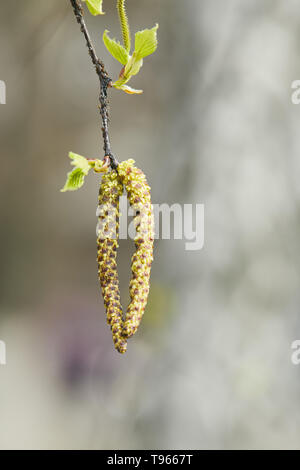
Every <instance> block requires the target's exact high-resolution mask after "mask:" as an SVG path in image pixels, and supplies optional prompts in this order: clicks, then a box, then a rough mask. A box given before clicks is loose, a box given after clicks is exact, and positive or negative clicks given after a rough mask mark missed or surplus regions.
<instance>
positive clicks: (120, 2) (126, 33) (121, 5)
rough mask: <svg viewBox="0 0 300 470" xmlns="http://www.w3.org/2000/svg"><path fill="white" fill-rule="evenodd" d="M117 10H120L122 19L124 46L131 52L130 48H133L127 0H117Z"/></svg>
mask: <svg viewBox="0 0 300 470" xmlns="http://www.w3.org/2000/svg"><path fill="white" fill-rule="evenodd" d="M117 10H118V14H119V19H120V25H121V30H122V36H123V43H124V47H125V49H126V51H127V52H130V48H131V39H130V28H129V22H128V17H127V14H126V7H125V0H117Z"/></svg>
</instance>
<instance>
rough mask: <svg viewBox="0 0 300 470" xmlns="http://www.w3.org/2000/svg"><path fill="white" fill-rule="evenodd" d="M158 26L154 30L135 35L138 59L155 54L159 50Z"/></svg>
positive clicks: (146, 30) (139, 32)
mask: <svg viewBox="0 0 300 470" xmlns="http://www.w3.org/2000/svg"><path fill="white" fill-rule="evenodd" d="M157 30H158V24H156V25H155V26H154V28H152V29H144V31H138V32H137V33H136V34H135V51H134V52H135V54H136V57H137V59H143V58H144V57H146V56H148V55H150V54H153V52H155V51H156V49H157Z"/></svg>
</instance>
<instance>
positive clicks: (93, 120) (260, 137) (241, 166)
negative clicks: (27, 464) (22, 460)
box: [0, 0, 300, 449]
mask: <svg viewBox="0 0 300 470" xmlns="http://www.w3.org/2000/svg"><path fill="white" fill-rule="evenodd" d="M0 6H1V17H0V79H1V80H5V82H6V84H7V104H6V105H1V107H0V122H1V125H0V139H1V171H0V196H1V197H0V210H1V232H0V241H1V263H0V302H1V303H0V309H1V310H0V339H2V340H4V341H5V342H6V345H7V361H8V363H7V365H6V366H0V447H1V448H3V449H12V448H23V449H28V448H35V449H40V448H41V449H52V448H73V449H79V448H81V449H101V448H107V449H121V448H123V449H131V448H137V449H147V448H154V449H163V448H171V449H175V448H183V449H192V448H200V449H203V448H209V449H210V448H220V449H228V448H234V449H239V448H299V447H300V444H299V437H300V411H299V406H300V399H299V396H300V395H299V392H300V387H299V386H300V381H299V377H300V375H299V374H300V368H297V366H294V365H293V364H292V363H291V360H290V356H291V352H292V351H291V343H292V341H293V340H295V339H298V338H299V337H300V321H299V302H300V298H299V272H300V250H299V235H300V233H299V232H300V210H299V209H300V185H299V171H300V158H299V154H300V134H299V123H300V107H298V106H295V105H293V104H292V103H291V83H292V81H293V80H296V79H300V54H299V49H300V47H299V46H300V9H299V2H298V1H296V0H227V1H226V2H224V1H221V0H185V1H180V0H151V2H150V1H146V0H138V1H137V0H128V14H129V18H130V21H131V28H132V31H133V32H134V31H136V30H138V29H143V28H145V27H152V26H153V25H154V24H155V23H156V22H158V23H159V24H160V29H159V49H158V51H157V52H156V53H155V54H154V55H153V56H152V57H150V58H148V59H146V60H145V65H144V67H143V69H142V70H141V72H140V74H139V75H138V76H137V77H136V78H134V80H132V82H131V83H130V84H131V85H132V86H134V87H136V88H142V89H144V94H143V95H141V96H128V95H125V94H123V93H121V92H118V91H113V92H112V93H111V100H110V102H111V139H112V145H113V150H114V152H115V153H116V155H117V156H118V158H119V159H120V160H123V159H127V158H130V157H133V158H135V160H136V161H137V164H138V165H139V166H140V167H142V168H143V170H144V171H145V172H146V174H147V176H148V179H149V182H150V184H151V187H152V195H153V202H155V203H162V202H166V203H170V204H172V203H176V202H177V203H181V204H183V203H203V204H205V210H206V216H205V247H204V249H203V250H202V251H199V252H187V251H185V249H184V241H178V240H175V241H174V240H173V241H172V240H171V241H158V242H157V243H156V249H155V263H154V265H153V275H152V289H151V295H150V300H149V306H148V308H147V311H146V315H145V318H144V321H143V325H142V327H141V329H140V331H139V333H138V334H137V336H136V337H135V338H134V339H133V340H131V342H130V344H129V348H128V353H127V354H126V355H125V356H124V357H121V356H120V355H118V354H117V353H116V352H115V351H114V349H113V346H112V342H111V336H110V332H109V329H108V327H107V326H106V325H105V319H104V309H103V303H102V299H101V295H100V290H99V286H98V282H97V277H96V261H95V258H96V247H95V227H96V217H95V212H96V202H97V191H98V185H99V178H98V177H97V176H94V175H93V176H89V178H88V181H87V183H86V185H85V186H84V188H83V189H81V190H80V191H78V192H77V193H67V194H62V193H60V192H59V189H60V188H61V187H62V185H63V183H64V180H65V175H66V172H67V171H69V169H70V167H69V161H68V158H67V154H68V151H69V150H73V151H74V152H77V153H81V154H83V155H86V156H100V155H102V142H101V136H100V129H99V117H98V111H97V94H98V82H97V77H96V75H95V73H94V71H93V69H92V67H91V64H90V60H89V57H88V55H87V51H86V48H85V45H84V41H83V37H82V36H81V34H80V32H79V29H78V25H77V24H76V23H75V20H74V17H73V16H72V12H71V8H70V4H69V2H68V1H67V0H66V1H63V0H51V1H46V0H43V1H40V0H26V1H24V0H23V1H20V0H10V1H7V0H1V1H0ZM104 10H105V11H106V16H103V17H98V18H92V17H91V16H90V15H86V19H87V21H88V25H89V28H90V30H91V33H92V36H93V39H94V41H95V43H96V47H97V51H98V54H99V56H100V57H102V58H103V59H104V60H105V63H106V65H107V68H108V70H109V72H110V74H111V75H112V76H113V77H116V76H117V74H118V72H119V66H118V64H117V62H116V61H114V60H113V59H112V58H111V57H110V56H109V54H108V53H107V52H106V51H105V49H104V46H103V45H102V40H101V35H102V32H103V30H104V29H105V28H107V29H109V30H110V31H111V34H112V36H118V37H119V36H120V34H119V29H118V20H117V15H116V11H115V7H114V2H111V1H109V0H104ZM131 251H132V243H129V242H122V243H121V249H120V256H119V269H120V277H121V281H122V286H123V287H122V295H123V299H124V304H126V301H127V299H128V293H127V290H128V287H127V285H128V280H129V277H130V268H129V261H130V254H131ZM299 367H300V366H299Z"/></svg>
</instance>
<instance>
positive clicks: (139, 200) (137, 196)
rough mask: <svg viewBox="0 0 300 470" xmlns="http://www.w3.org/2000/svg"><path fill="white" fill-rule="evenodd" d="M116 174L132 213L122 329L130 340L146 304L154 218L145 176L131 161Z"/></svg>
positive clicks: (151, 257) (125, 163)
mask: <svg viewBox="0 0 300 470" xmlns="http://www.w3.org/2000/svg"><path fill="white" fill-rule="evenodd" d="M117 172H118V175H119V180H120V181H121V183H122V184H123V185H124V186H125V189H126V191H127V196H128V199H129V203H130V206H131V207H132V208H133V209H134V210H135V226H136V236H135V239H134V241H135V246H136V251H135V253H134V254H133V256H132V259H131V271H132V279H131V281H130V285H129V291H130V299H131V301H130V304H129V306H128V308H127V312H126V316H125V320H124V323H123V330H122V334H123V336H124V337H125V338H129V337H130V336H132V335H134V334H135V333H136V331H137V329H138V327H139V325H140V323H141V319H142V316H143V314H144V311H145V307H146V304H147V299H148V294H149V288H150V271H151V264H152V261H153V243H154V216H153V206H152V204H151V195H150V187H149V185H148V183H147V180H146V176H145V175H144V173H143V172H142V171H141V170H139V169H138V168H136V167H135V166H134V160H127V161H125V162H122V163H120V164H119V166H118V169H117Z"/></svg>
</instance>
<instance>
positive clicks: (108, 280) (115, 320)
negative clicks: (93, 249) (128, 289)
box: [97, 171, 127, 354]
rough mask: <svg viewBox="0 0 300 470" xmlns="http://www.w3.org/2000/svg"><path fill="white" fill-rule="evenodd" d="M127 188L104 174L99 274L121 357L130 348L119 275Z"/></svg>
mask: <svg viewBox="0 0 300 470" xmlns="http://www.w3.org/2000/svg"><path fill="white" fill-rule="evenodd" d="M122 193H123V185H122V184H121V183H120V181H119V180H118V175H117V173H116V172H115V171H111V172H110V173H107V174H104V175H103V177H102V182H101V186H100V192H99V211H98V216H99V226H98V233H97V246H98V275H99V280H100V284H101V288H102V295H103V299H104V305H105V308H106V314H107V323H108V324H109V325H110V326H111V331H112V336H113V341H114V345H115V348H116V349H117V351H119V352H120V353H121V354H124V353H125V352H126V349H127V342H126V339H125V338H124V337H123V336H122V325H123V319H122V315H123V314H122V306H121V300H120V291H119V279H118V272H117V249H118V235H119V197H120V196H121V195H122Z"/></svg>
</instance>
